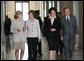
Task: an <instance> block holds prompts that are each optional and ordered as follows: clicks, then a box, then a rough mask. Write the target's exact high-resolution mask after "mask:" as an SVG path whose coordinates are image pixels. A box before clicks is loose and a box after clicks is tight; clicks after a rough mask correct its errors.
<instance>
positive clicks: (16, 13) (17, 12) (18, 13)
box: [14, 11, 22, 19]
mask: <svg viewBox="0 0 84 61" xmlns="http://www.w3.org/2000/svg"><path fill="white" fill-rule="evenodd" d="M20 14H22V12H21V11H16V12H15V15H14V18H15V19H17V18H18V16H19V15H20Z"/></svg>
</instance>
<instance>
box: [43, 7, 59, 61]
mask: <svg viewBox="0 0 84 61" xmlns="http://www.w3.org/2000/svg"><path fill="white" fill-rule="evenodd" d="M49 14H50V16H48V17H46V18H45V19H44V20H45V21H44V30H43V36H44V39H47V41H48V45H49V54H50V60H54V59H55V53H56V49H57V45H58V40H59V37H60V29H61V21H60V19H59V18H56V9H55V8H54V7H52V8H50V9H49Z"/></svg>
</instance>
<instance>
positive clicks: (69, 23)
mask: <svg viewBox="0 0 84 61" xmlns="http://www.w3.org/2000/svg"><path fill="white" fill-rule="evenodd" d="M78 35H79V31H78V27H77V21H76V18H75V16H74V15H71V14H70V9H69V8H68V7H66V8H64V16H63V17H62V18H61V40H62V41H63V43H64V52H65V57H66V59H67V60H71V56H72V51H73V47H74V42H75V39H77V38H78Z"/></svg>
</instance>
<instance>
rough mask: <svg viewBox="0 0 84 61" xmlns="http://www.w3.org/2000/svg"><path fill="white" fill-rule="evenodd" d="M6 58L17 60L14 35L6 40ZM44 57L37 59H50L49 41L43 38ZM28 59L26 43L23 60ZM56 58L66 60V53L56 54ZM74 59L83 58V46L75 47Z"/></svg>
mask: <svg viewBox="0 0 84 61" xmlns="http://www.w3.org/2000/svg"><path fill="white" fill-rule="evenodd" d="M6 41H7V43H6V48H7V49H6V60H16V59H15V50H14V49H13V40H12V35H11V36H10V40H6ZM42 53H43V55H42V57H40V56H38V57H37V60H49V54H48V44H47V41H46V40H44V39H43V38H42ZM27 59H28V46H27V44H26V43H25V53H24V56H23V59H22V60H27ZM56 60H65V55H64V53H63V55H60V53H58V54H56ZM72 60H83V46H82V45H79V47H75V48H74V51H73V55H72Z"/></svg>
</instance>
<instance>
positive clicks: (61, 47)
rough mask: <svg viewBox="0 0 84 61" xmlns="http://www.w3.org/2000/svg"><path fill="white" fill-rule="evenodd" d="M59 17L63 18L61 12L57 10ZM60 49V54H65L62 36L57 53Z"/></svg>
mask: <svg viewBox="0 0 84 61" xmlns="http://www.w3.org/2000/svg"><path fill="white" fill-rule="evenodd" d="M57 17H58V18H59V19H60V20H61V17H62V14H61V12H57ZM59 51H60V55H63V41H61V40H60V38H59V42H58V48H57V51H56V53H58V52H59Z"/></svg>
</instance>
